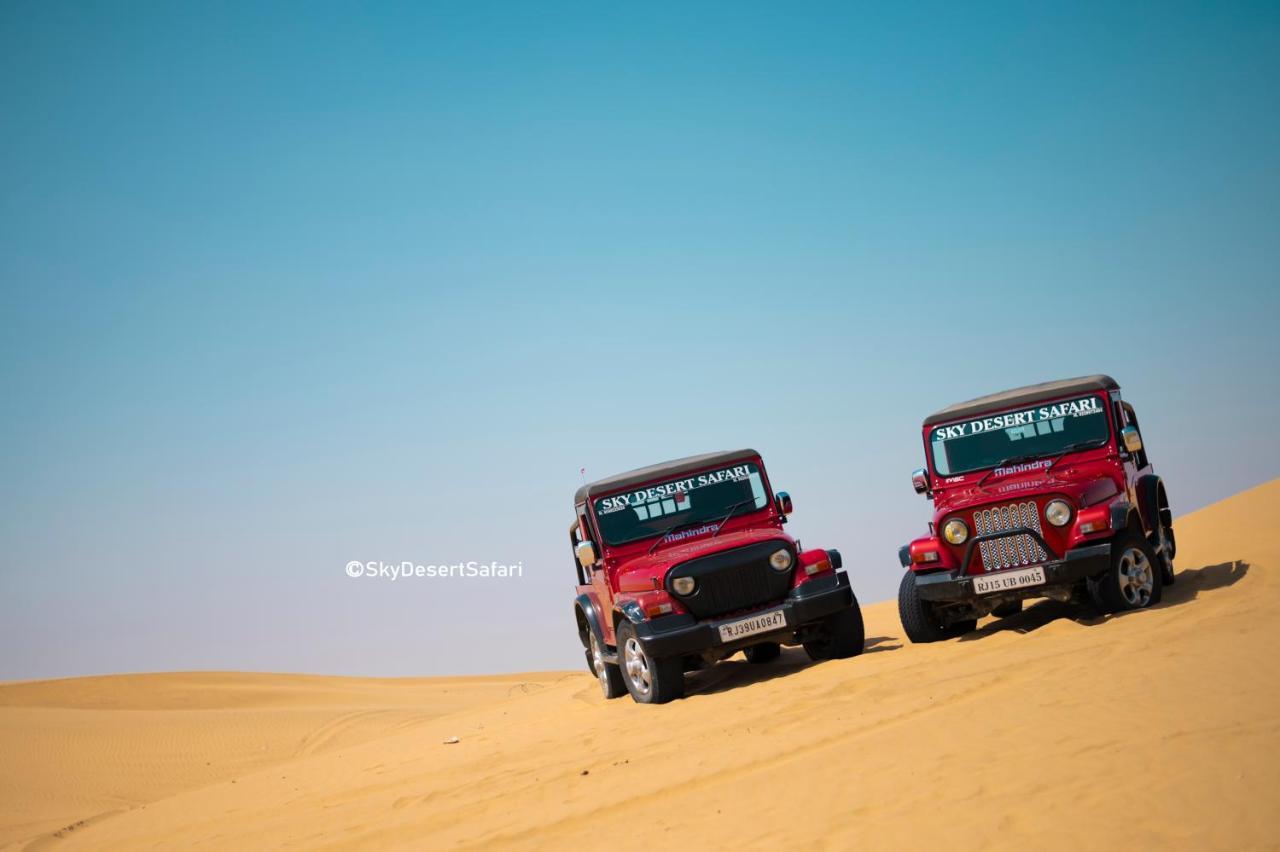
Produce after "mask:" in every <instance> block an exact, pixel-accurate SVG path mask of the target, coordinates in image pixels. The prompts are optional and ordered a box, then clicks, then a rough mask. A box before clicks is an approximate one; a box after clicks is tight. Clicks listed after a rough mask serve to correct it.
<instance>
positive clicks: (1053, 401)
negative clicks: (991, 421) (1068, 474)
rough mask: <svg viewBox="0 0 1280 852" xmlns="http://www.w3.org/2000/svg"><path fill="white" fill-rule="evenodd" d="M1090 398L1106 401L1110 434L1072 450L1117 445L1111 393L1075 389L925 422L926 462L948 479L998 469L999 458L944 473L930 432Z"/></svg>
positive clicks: (935, 473)
mask: <svg viewBox="0 0 1280 852" xmlns="http://www.w3.org/2000/svg"><path fill="white" fill-rule="evenodd" d="M1088 398H1093V399H1099V400H1101V401H1102V414H1103V417H1104V418H1105V422H1106V424H1107V435H1106V438H1105V439H1103V440H1102V441H1101V442H1100V443H1099V444H1098V446H1097V447H1089V448H1087V449H1082V450H1073V451H1072V452H1081V453H1084V452H1091V451H1092V450H1095V449H1106V448H1108V447H1113V446H1114V445H1115V438H1116V428H1115V411H1114V408H1113V406H1112V398H1111V395H1110V394H1108V393H1105V392H1102V391H1096V392H1090V393H1083V394H1081V393H1073V394H1067V395H1066V396H1055V397H1051V398H1048V399H1043V400H1039V401H1036V402H1031V403H1023V404H1021V405H1014V406H1011V407H1006V408H993V409H991V410H990V411H983V412H981V413H980V414H974V415H970V416H968V417H958V418H956V419H954V420H947V421H944V422H941V423H931V424H929V425H928V426H925V427H924V429H923V430H922V433H921V435H922V439H923V441H924V458H925V462H926V463H927V465H928V469H929V472H930V475H931V476H933V477H934V478H935V479H938V480H942V481H946V480H948V479H960V478H963V477H966V476H969V475H970V474H974V473H981V472H983V471H991V470H996V469H998V468H999V467H1000V466H1001V465H1000V462H999V461H997V462H996V463H995V464H991V465H987V466H984V467H975V468H970V469H968V470H962V471H955V472H952V473H942V472H941V471H939V470H938V465H937V460H936V459H935V457H934V454H933V442H932V441H931V440H930V436H932V434H933V433H934V432H935V431H937V430H938V429H942V428H945V427H947V426H955V425H956V424H959V423H970V422H972V421H974V420H981V419H984V418H987V417H999V416H1000V415H1003V414H1011V413H1013V412H1015V411H1026V410H1028V409H1032V408H1040V407H1043V406H1048V405H1058V404H1060V403H1063V402H1070V401H1071V400H1076V399H1088ZM1057 455H1061V451H1060V450H1059V451H1052V450H1051V451H1046V452H1044V453H1037V454H1036V455H1035V457H1034V460H1036V461H1039V460H1041V459H1048V458H1053V457H1054V456H1057ZM1028 463H1030V462H1028Z"/></svg>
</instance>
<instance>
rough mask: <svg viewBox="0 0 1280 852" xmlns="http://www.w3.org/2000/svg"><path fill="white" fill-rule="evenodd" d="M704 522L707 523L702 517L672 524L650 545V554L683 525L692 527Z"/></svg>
mask: <svg viewBox="0 0 1280 852" xmlns="http://www.w3.org/2000/svg"><path fill="white" fill-rule="evenodd" d="M703 523H706V521H705V520H704V519H702V518H688V519H686V520H683V521H676V522H675V523H674V524H672V525H671V526H669V527H667V528H666V529H665V530H663V531H662V535H660V536H658V540H657V541H655V542H654V543H653V544H652V545H651V546H650V547H649V555H650V556H652V555H653V552H654V551H655V550H657V549H658V545H660V544H662V543H663V542H664V541H666V540H667V536H669V535H671V534H672V533H673V532H675V531H676V530H678V529H680V528H681V527H690V526H693V525H694V524H703Z"/></svg>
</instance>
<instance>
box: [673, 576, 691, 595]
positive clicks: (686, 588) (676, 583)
mask: <svg viewBox="0 0 1280 852" xmlns="http://www.w3.org/2000/svg"><path fill="white" fill-rule="evenodd" d="M697 587H698V581H697V580H695V579H693V578H692V577H676V578H675V579H674V580H672V581H671V588H672V590H674V591H675V593H676V594H677V595H691V594H693V590H694V589H696V588H697Z"/></svg>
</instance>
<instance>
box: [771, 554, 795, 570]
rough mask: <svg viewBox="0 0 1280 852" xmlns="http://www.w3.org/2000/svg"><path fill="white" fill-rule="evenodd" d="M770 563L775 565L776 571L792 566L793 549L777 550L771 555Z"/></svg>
mask: <svg viewBox="0 0 1280 852" xmlns="http://www.w3.org/2000/svg"><path fill="white" fill-rule="evenodd" d="M769 564H770V565H772V566H773V570H775V571H785V570H787V569H788V568H790V567H791V551H790V550H775V551H774V552H773V555H772V556H770V557H769Z"/></svg>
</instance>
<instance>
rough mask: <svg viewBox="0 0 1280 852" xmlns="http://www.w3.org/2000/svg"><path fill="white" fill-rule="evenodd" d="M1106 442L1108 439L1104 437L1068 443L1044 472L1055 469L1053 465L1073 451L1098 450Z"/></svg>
mask: <svg viewBox="0 0 1280 852" xmlns="http://www.w3.org/2000/svg"><path fill="white" fill-rule="evenodd" d="M1106 442H1107V439H1106V438H1103V439H1102V440H1100V441H1076V442H1075V443H1074V444H1067V445H1066V446H1065V447H1063V448H1062V449H1061V450H1059V451H1058V455H1057V456H1055V457H1054V459H1053V461H1051V462H1049V466H1048V467H1046V468H1045V469H1044V472H1045V473H1048V472H1049V471H1051V470H1053V466H1054V465H1055V464H1057V463H1058V462H1060V461H1062V460H1063V459H1064V458H1066V457H1067V456H1069V455H1071V454H1072V453H1078V452H1080V451H1081V450H1096V449H1097V448H1098V447H1101V446H1102V445H1103V444H1105V443H1106Z"/></svg>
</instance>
